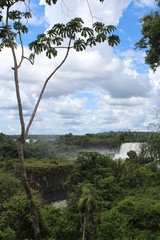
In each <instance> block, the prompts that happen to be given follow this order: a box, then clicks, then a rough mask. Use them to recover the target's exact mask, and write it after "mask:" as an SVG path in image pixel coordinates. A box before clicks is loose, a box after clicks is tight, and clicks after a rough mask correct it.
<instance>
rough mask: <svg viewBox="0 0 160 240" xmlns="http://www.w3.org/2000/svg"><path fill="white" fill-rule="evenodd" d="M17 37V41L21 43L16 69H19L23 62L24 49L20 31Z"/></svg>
mask: <svg viewBox="0 0 160 240" xmlns="http://www.w3.org/2000/svg"><path fill="white" fill-rule="evenodd" d="M18 35H19V39H20V43H21V49H22V54H21V60H20V63H19V65H18V68H20V66H21V64H22V62H23V59H24V47H23V42H22V37H21V32H20V31H19V32H18Z"/></svg>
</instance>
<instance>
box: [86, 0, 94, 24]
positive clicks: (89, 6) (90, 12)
mask: <svg viewBox="0 0 160 240" xmlns="http://www.w3.org/2000/svg"><path fill="white" fill-rule="evenodd" d="M87 4H88V8H89V11H90V15H91V18H92V25H93V14H92V10H91V6H90V3H89V0H87Z"/></svg>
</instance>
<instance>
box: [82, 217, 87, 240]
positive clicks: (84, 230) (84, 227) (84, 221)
mask: <svg viewBox="0 0 160 240" xmlns="http://www.w3.org/2000/svg"><path fill="white" fill-rule="evenodd" d="M86 220H87V216H86V214H85V216H84V220H83V236H82V240H85V233H86Z"/></svg>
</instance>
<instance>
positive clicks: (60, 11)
mask: <svg viewBox="0 0 160 240" xmlns="http://www.w3.org/2000/svg"><path fill="white" fill-rule="evenodd" d="M30 2H31V9H32V13H33V18H32V19H31V21H30V22H29V31H30V32H29V34H28V35H27V36H25V37H24V44H25V55H27V56H28V54H29V51H28V49H27V44H28V42H30V41H32V40H34V37H35V35H36V34H37V33H42V32H44V31H45V30H47V29H49V28H50V27H51V26H52V25H53V24H55V23H57V22H67V21H69V20H70V19H71V18H74V17H76V16H78V17H82V18H83V19H84V21H85V24H86V25H89V26H91V24H92V21H97V19H102V20H103V21H104V22H105V23H107V24H113V25H115V26H116V27H117V30H116V34H118V35H119V37H120V39H121V43H120V44H119V46H117V47H114V48H111V47H109V46H108V45H107V43H104V44H101V45H99V46H96V47H95V48H92V49H88V50H87V51H85V52H82V53H76V52H73V51H72V52H70V55H69V57H68V59H67V62H66V63H65V64H64V65H63V67H62V68H61V69H60V70H59V71H58V72H57V73H56V74H55V75H54V76H53V78H52V79H51V81H50V82H49V84H48V86H47V89H46V92H45V94H44V96H43V100H42V102H41V104H40V107H39V110H38V112H37V115H36V118H35V121H34V123H33V126H32V128H31V131H30V133H31V134H66V133H70V132H72V133H73V134H85V133H96V132H104V131H123V130H126V129H130V130H131V131H132V130H133V131H135V130H136V131H146V130H147V126H148V125H149V123H150V122H152V121H153V119H154V116H155V109H156V108H159V93H160V79H159V76H160V74H159V73H160V70H159V69H157V71H156V73H155V74H154V73H153V72H152V71H151V70H150V69H149V67H148V66H147V65H145V63H144V57H145V53H144V52H142V51H139V50H134V44H135V43H136V42H137V41H138V40H139V39H140V37H141V32H140V31H141V25H140V23H139V19H140V18H141V17H143V15H145V14H146V13H148V12H150V10H151V8H155V1H154V0H134V1H133V0H119V1H118V4H117V0H107V1H104V3H103V4H102V3H100V2H99V1H98V0H92V1H89V2H90V7H91V10H92V15H93V16H94V18H93V19H92V17H91V15H90V12H89V8H88V4H87V0H76V1H74V2H73V1H71V0H65V1H62V0H59V1H58V3H57V4H56V5H54V6H51V7H49V6H46V5H45V4H44V0H41V1H38V0H36V1H30ZM22 4H23V3H21V4H18V5H17V6H16V8H17V9H22V8H23V5H22ZM17 54H18V56H19V57H20V48H18V50H17ZM64 54H65V52H64V51H60V53H59V55H58V57H57V58H56V59H52V60H48V59H46V57H45V56H44V55H43V54H42V55H41V56H38V57H37V58H36V61H35V64H34V66H31V65H30V64H29V62H26V61H25V62H24V63H23V65H22V68H21V69H20V72H19V74H20V78H19V80H20V87H21V95H22V103H23V109H24V116H25V122H26V125H27V122H28V121H29V118H30V115H31V113H32V111H33V107H34V105H35V102H36V99H37V97H38V94H39V92H40V89H41V87H42V86H43V83H44V81H45V79H46V78H47V76H48V75H49V74H50V73H51V72H52V71H53V70H54V68H55V67H56V66H57V65H58V64H59V63H60V61H61V60H62V59H63V57H64ZM0 61H1V72H0V83H1V84H0V132H3V133H6V134H18V133H19V132H20V127H19V118H18V112H17V102H16V96H15V88H14V80H13V73H12V71H11V67H12V64H13V60H12V55H11V52H10V50H9V49H6V50H3V52H1V53H0Z"/></svg>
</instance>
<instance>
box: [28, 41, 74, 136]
mask: <svg viewBox="0 0 160 240" xmlns="http://www.w3.org/2000/svg"><path fill="white" fill-rule="evenodd" d="M71 41H72V37H71V38H70V40H69V43H68V49H67V51H66V54H65V57H64V59H63V60H62V62H61V63H60V64H59V65H58V66H57V67H56V69H55V70H54V71H53V72H52V73H51V74H50V75H49V76H48V78H47V79H46V81H45V83H44V85H43V88H42V90H41V93H40V95H39V98H38V100H37V103H36V106H35V108H34V110H33V113H32V115H31V118H30V121H29V123H28V126H27V128H26V132H25V139H26V138H27V136H28V132H29V129H30V127H31V125H32V122H33V120H34V117H35V115H36V112H37V109H38V106H39V104H40V101H41V99H42V96H43V93H44V91H45V89H46V86H47V83H48V82H49V80H50V79H51V77H52V76H53V75H54V74H55V73H56V72H57V70H58V69H59V68H60V67H61V66H62V65H63V63H64V62H65V61H66V59H67V57H68V54H69V51H70V49H71V48H70V45H71Z"/></svg>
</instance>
